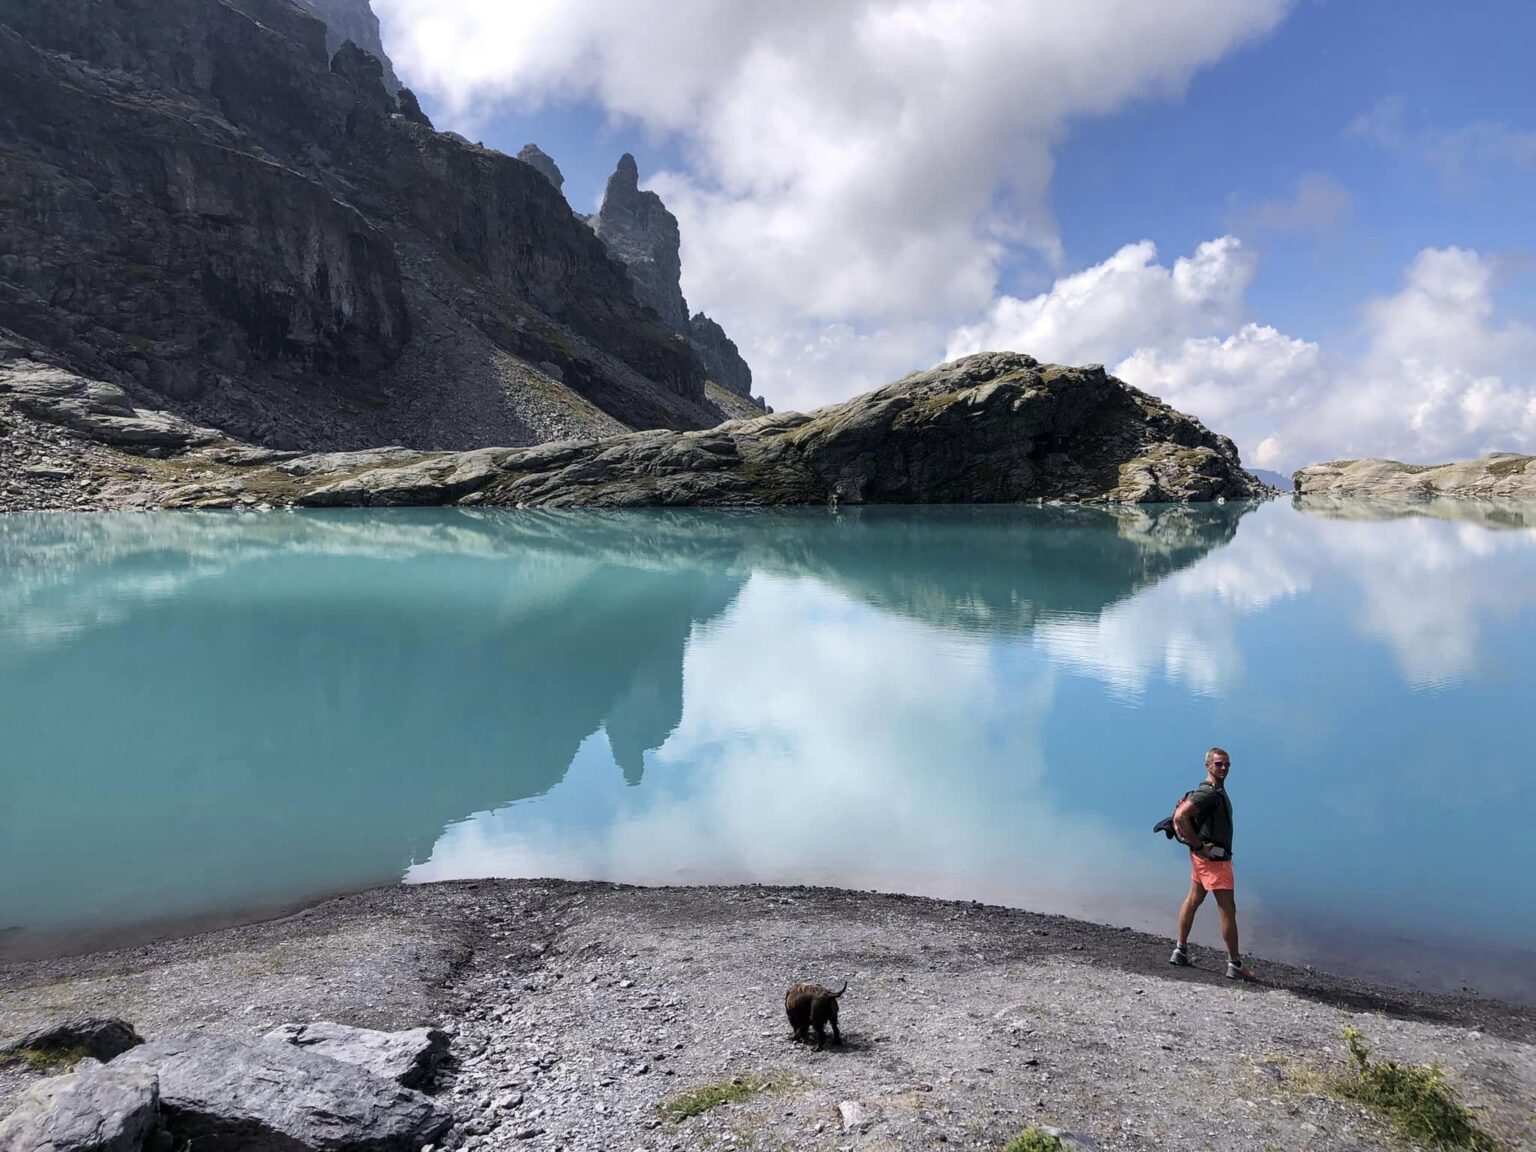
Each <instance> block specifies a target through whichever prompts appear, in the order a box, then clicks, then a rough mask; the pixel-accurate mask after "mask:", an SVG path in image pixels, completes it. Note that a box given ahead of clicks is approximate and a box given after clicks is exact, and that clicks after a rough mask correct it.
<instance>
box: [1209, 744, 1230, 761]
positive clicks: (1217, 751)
mask: <svg viewBox="0 0 1536 1152" xmlns="http://www.w3.org/2000/svg"><path fill="white" fill-rule="evenodd" d="M1213 756H1225V757H1226V758H1227V763H1228V764H1230V763H1232V753H1230V752H1228V751H1227V750H1226V749H1225V748H1212V749H1211V750H1210V751H1209V752H1207V753H1206V754H1205V762H1206V763H1207V764H1209V763H1210V762H1211V758H1212V757H1213Z"/></svg>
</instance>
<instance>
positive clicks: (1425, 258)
mask: <svg viewBox="0 0 1536 1152" xmlns="http://www.w3.org/2000/svg"><path fill="white" fill-rule="evenodd" d="M1255 267H1256V264H1255V260H1254V258H1253V256H1252V254H1251V253H1250V252H1249V251H1248V250H1247V249H1245V248H1244V247H1243V245H1242V244H1241V243H1240V242H1239V241H1238V240H1237V239H1236V238H1234V237H1231V236H1223V237H1221V238H1219V239H1216V240H1210V241H1207V242H1206V243H1204V244H1201V245H1200V246H1199V247H1198V248H1197V249H1196V250H1195V253H1194V254H1193V255H1192V256H1189V257H1180V258H1179V259H1177V260H1175V261H1174V262H1173V264H1172V266H1171V267H1170V266H1165V265H1162V264H1159V263H1157V262H1156V249H1155V248H1154V247H1153V245H1152V244H1151V243H1149V242H1147V241H1142V242H1141V243H1138V244H1130V245H1127V246H1126V247H1124V248H1121V249H1120V250H1119V251H1118V252H1116V253H1115V254H1114V255H1112V256H1110V257H1109V258H1108V259H1107V260H1105V261H1103V262H1102V263H1100V264H1096V265H1094V266H1093V267H1091V268H1088V269H1085V270H1084V271H1081V272H1077V273H1074V274H1073V275H1070V276H1064V277H1061V278H1060V279H1058V280H1057V281H1056V282H1055V283H1054V284H1053V285H1052V286H1051V288H1050V290H1049V291H1047V292H1042V293H1040V294H1039V295H1037V296H1034V297H1032V298H1030V299H1027V300H1023V299H1017V298H1014V297H1008V296H1005V297H1002V298H1000V299H999V300H998V301H997V302H996V303H994V304H993V306H992V307H991V309H990V310H989V311H988V313H987V315H986V317H985V318H984V319H983V321H982V322H981V323H979V324H975V325H970V326H962V327H959V328H956V329H955V330H954V331H953V332H952V333H951V335H950V338H949V342H948V354H949V355H951V356H959V355H963V354H965V353H967V352H973V351H978V350H980V349H983V348H1012V349H1016V350H1018V351H1023V352H1029V353H1030V354H1031V355H1035V356H1039V357H1041V358H1042V359H1047V360H1058V361H1064V362H1067V363H1083V362H1099V363H1103V364H1106V365H1108V366H1109V367H1110V370H1111V371H1112V372H1114V373H1115V374H1116V375H1118V376H1120V377H1121V378H1123V379H1125V380H1127V381H1128V382H1130V383H1132V384H1134V385H1136V386H1137V387H1139V388H1142V389H1143V390H1145V391H1148V392H1151V393H1153V394H1154V395H1157V396H1159V397H1161V398H1162V399H1164V400H1166V401H1167V402H1168V403H1170V404H1172V405H1174V406H1175V407H1177V408H1179V409H1181V410H1183V411H1186V412H1189V413H1191V414H1192V415H1194V416H1196V417H1198V418H1200V419H1201V420H1202V421H1203V422H1204V423H1205V424H1207V425H1208V426H1209V427H1212V428H1215V429H1217V430H1219V431H1221V432H1223V433H1226V434H1227V435H1230V436H1232V437H1233V438H1234V439H1235V440H1236V441H1237V444H1238V447H1239V448H1240V449H1241V450H1242V451H1243V453H1244V459H1245V460H1246V461H1248V462H1249V463H1251V464H1255V465H1258V466H1260V467H1270V468H1294V467H1299V466H1300V465H1302V464H1306V463H1311V462H1313V461H1316V460H1323V459H1336V458H1340V457H1346V456H1390V457H1397V458H1400V459H1404V460H1408V461H1413V462H1426V461H1437V460H1447V459H1454V458H1462V457H1468V456H1476V455H1479V454H1480V453H1482V452H1486V451H1490V450H1495V449H1502V450H1506V451H1511V450H1512V451H1527V452H1536V330H1533V329H1532V328H1530V327H1529V326H1527V325H1524V324H1520V323H1518V322H1512V321H1504V320H1501V318H1500V317H1499V315H1498V310H1497V307H1496V302H1495V299H1494V287H1495V282H1496V273H1497V270H1498V264H1497V261H1495V260H1494V259H1491V258H1489V257H1485V256H1482V255H1480V254H1478V253H1476V252H1472V251H1468V250H1465V249H1459V248H1426V249H1425V250H1423V251H1422V252H1420V253H1419V254H1418V256H1416V257H1415V258H1414V260H1413V261H1412V262H1411V263H1410V264H1409V266H1408V268H1407V269H1406V270H1405V272H1404V275H1403V282H1402V286H1401V288H1400V289H1399V290H1398V291H1397V292H1395V293H1393V294H1391V295H1388V296H1383V297H1380V298H1377V299H1374V300H1371V301H1368V302H1367V303H1366V305H1365V306H1364V308H1362V310H1361V315H1360V321H1359V329H1360V331H1359V336H1360V346H1361V347H1362V348H1363V349H1364V350H1363V351H1362V352H1361V353H1360V354H1358V355H1353V356H1343V355H1337V354H1330V353H1328V352H1327V351H1326V350H1325V349H1323V348H1321V347H1320V346H1319V345H1318V344H1316V343H1314V342H1312V341H1309V340H1305V339H1301V338H1298V337H1295V336H1291V335H1287V334H1285V333H1283V332H1280V331H1278V330H1277V329H1275V328H1274V327H1271V326H1268V325H1264V324H1261V323H1257V322H1255V321H1254V320H1252V319H1251V318H1248V317H1247V311H1248V309H1247V305H1246V304H1245V301H1244V294H1245V292H1246V290H1247V288H1248V285H1249V283H1250V281H1251V280H1252V278H1253V276H1254V274H1255Z"/></svg>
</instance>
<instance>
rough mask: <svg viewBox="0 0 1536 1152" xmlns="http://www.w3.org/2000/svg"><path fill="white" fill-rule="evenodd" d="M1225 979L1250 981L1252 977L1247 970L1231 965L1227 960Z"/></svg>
mask: <svg viewBox="0 0 1536 1152" xmlns="http://www.w3.org/2000/svg"><path fill="white" fill-rule="evenodd" d="M1227 979H1228V980H1252V979H1253V976H1252V974H1251V973H1250V972H1249V971H1248V969H1246V968H1244V967H1243V966H1242V965H1241V964H1234V963H1232V961H1230V960H1228V961H1227Z"/></svg>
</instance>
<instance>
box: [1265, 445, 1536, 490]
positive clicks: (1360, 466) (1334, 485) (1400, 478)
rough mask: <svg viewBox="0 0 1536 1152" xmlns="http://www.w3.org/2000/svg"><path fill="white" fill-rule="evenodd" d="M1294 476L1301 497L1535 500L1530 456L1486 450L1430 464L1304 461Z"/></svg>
mask: <svg viewBox="0 0 1536 1152" xmlns="http://www.w3.org/2000/svg"><path fill="white" fill-rule="evenodd" d="M1294 479H1295V483H1296V491H1297V492H1298V493H1299V494H1301V495H1303V496H1375V497H1388V498H1393V499H1403V498H1410V499H1421V500H1427V499H1433V498H1436V497H1456V498H1460V499H1519V500H1536V456H1522V455H1519V454H1518V453H1514V452H1489V453H1487V454H1486V455H1483V456H1479V457H1478V458H1477V459H1476V460H1463V461H1458V462H1456V463H1451V464H1433V465H1429V464H1403V463H1400V462H1398V461H1396V460H1333V461H1330V462H1328V463H1325V464H1309V465H1308V466H1307V467H1305V468H1302V469H1301V470H1300V471H1298V472H1297V473H1296V475H1295V477H1294Z"/></svg>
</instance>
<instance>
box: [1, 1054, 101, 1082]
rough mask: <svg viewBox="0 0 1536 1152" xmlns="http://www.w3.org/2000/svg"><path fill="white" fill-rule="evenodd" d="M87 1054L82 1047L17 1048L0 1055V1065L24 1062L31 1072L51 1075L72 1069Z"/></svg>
mask: <svg viewBox="0 0 1536 1152" xmlns="http://www.w3.org/2000/svg"><path fill="white" fill-rule="evenodd" d="M89 1055H90V1053H89V1052H87V1051H86V1050H85V1049H84V1048H18V1049H17V1050H16V1051H14V1052H7V1053H5V1054H4V1055H0V1066H4V1065H7V1064H25V1065H26V1066H27V1067H28V1068H30V1069H31V1070H32V1071H33V1072H42V1073H45V1074H47V1075H50V1076H52V1075H57V1074H58V1073H60V1072H69V1071H71V1070H73V1069H74V1067H75V1065H76V1064H78V1063H80V1061H82V1060H84V1059H85V1058H86V1057H87V1056H89Z"/></svg>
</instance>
